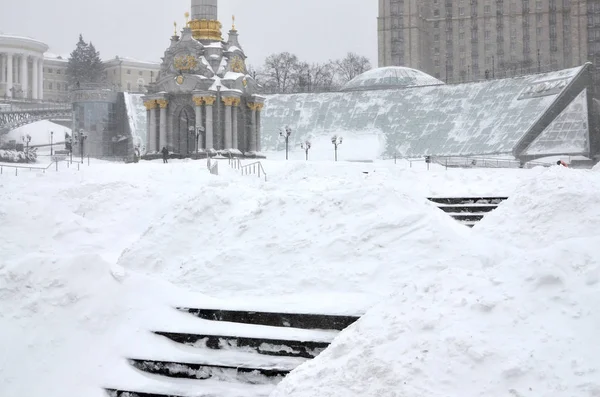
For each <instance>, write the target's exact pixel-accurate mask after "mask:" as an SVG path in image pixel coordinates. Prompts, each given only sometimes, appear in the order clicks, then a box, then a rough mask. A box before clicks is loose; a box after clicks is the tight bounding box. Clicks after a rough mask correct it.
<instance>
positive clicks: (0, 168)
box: [0, 167, 4, 175]
mask: <svg viewBox="0 0 600 397" xmlns="http://www.w3.org/2000/svg"><path fill="white" fill-rule="evenodd" d="M3 173H4V168H3V167H0V175H2V174H3Z"/></svg>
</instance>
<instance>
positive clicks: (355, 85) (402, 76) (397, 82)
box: [342, 66, 444, 91]
mask: <svg viewBox="0 0 600 397" xmlns="http://www.w3.org/2000/svg"><path fill="white" fill-rule="evenodd" d="M442 84H444V82H443V81H441V80H438V79H436V78H435V77H433V76H430V75H428V74H427V73H423V72H421V71H419V70H415V69H411V68H405V67H397V66H392V67H385V68H379V69H373V70H369V71H367V72H365V73H363V74H361V75H360V76H357V77H356V78H354V79H353V80H351V81H350V82H348V83H347V84H346V85H345V86H344V87H343V88H342V91H368V90H381V89H389V88H410V87H424V86H429V85H442Z"/></svg>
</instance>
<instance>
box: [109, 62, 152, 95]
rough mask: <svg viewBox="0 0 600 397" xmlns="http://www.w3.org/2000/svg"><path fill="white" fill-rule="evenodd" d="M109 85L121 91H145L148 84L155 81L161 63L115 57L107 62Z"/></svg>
mask: <svg viewBox="0 0 600 397" xmlns="http://www.w3.org/2000/svg"><path fill="white" fill-rule="evenodd" d="M105 65H106V69H105V73H106V80H107V82H108V84H109V86H110V87H111V88H112V89H114V90H116V91H120V92H133V93H145V92H146V86H147V85H149V84H151V83H153V82H155V81H156V78H157V77H158V72H159V71H160V63H158V62H145V61H138V60H135V59H131V58H123V57H119V56H117V57H115V58H114V59H111V60H109V61H106V62H105Z"/></svg>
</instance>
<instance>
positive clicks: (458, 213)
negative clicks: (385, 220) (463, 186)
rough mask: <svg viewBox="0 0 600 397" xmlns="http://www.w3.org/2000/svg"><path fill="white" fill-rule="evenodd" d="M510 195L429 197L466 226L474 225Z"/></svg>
mask: <svg viewBox="0 0 600 397" xmlns="http://www.w3.org/2000/svg"><path fill="white" fill-rule="evenodd" d="M506 200H508V197H443V198H429V201H431V202H433V203H435V204H436V205H437V207H438V208H439V209H441V210H442V211H444V212H445V213H447V214H448V215H450V216H451V217H452V218H454V219H456V220H457V221H458V222H460V223H462V224H463V225H465V226H468V227H473V226H475V225H476V224H477V222H479V221H480V220H482V219H483V217H484V216H485V215H486V214H488V213H490V212H492V211H494V210H495V209H496V208H498V206H499V205H500V204H502V203H503V202H504V201H506Z"/></svg>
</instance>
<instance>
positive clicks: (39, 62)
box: [34, 58, 44, 101]
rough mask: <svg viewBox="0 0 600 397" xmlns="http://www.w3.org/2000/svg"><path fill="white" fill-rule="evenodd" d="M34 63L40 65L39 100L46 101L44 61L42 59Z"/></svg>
mask: <svg viewBox="0 0 600 397" xmlns="http://www.w3.org/2000/svg"><path fill="white" fill-rule="evenodd" d="M34 62H37V63H38V87H37V88H38V89H37V91H38V99H39V100H40V101H42V100H44V59H43V58H40V59H38V60H34Z"/></svg>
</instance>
